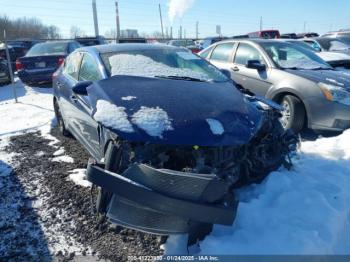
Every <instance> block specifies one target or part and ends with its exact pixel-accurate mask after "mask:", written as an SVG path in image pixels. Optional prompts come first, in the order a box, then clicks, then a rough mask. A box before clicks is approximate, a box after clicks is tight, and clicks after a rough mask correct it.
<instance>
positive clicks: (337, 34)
mask: <svg viewBox="0 0 350 262" xmlns="http://www.w3.org/2000/svg"><path fill="white" fill-rule="evenodd" d="M343 36H347V37H349V36H350V30H348V29H344V30H339V31H332V32H328V33H326V34H324V35H322V37H335V38H337V37H343Z"/></svg>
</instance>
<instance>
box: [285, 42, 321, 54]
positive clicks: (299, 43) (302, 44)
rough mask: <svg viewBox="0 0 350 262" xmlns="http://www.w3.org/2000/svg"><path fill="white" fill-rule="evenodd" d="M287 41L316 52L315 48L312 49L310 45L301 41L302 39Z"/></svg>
mask: <svg viewBox="0 0 350 262" xmlns="http://www.w3.org/2000/svg"><path fill="white" fill-rule="evenodd" d="M287 42H288V43H291V44H294V45H297V46H299V47H302V48H305V49H307V50H309V51H311V52H318V51H317V50H315V49H313V48H312V47H311V46H309V45H308V44H307V43H305V42H302V41H295V40H293V41H287Z"/></svg>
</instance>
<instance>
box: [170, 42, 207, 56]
mask: <svg viewBox="0 0 350 262" xmlns="http://www.w3.org/2000/svg"><path fill="white" fill-rule="evenodd" d="M168 45H171V46H176V47H185V48H187V49H189V50H191V52H192V53H195V54H196V53H198V52H199V51H200V49H199V47H197V46H196V43H195V42H194V41H193V40H191V39H179V40H170V41H169V42H168Z"/></svg>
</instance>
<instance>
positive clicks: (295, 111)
mask: <svg viewBox="0 0 350 262" xmlns="http://www.w3.org/2000/svg"><path fill="white" fill-rule="evenodd" d="M281 106H282V107H283V109H284V110H283V111H282V117H281V118H280V122H281V124H282V126H283V128H284V129H292V130H293V131H294V132H295V133H298V132H300V131H301V130H302V129H303V127H304V123H305V108H304V105H303V103H302V102H301V101H300V99H298V98H297V97H295V96H292V95H286V96H285V97H283V99H282V101H281Z"/></svg>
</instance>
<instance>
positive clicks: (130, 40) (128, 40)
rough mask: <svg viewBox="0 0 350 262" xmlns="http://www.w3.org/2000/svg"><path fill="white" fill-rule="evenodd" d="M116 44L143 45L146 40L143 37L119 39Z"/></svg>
mask: <svg viewBox="0 0 350 262" xmlns="http://www.w3.org/2000/svg"><path fill="white" fill-rule="evenodd" d="M117 43H119V44H127V43H139V44H145V43H147V39H146V38H144V37H132V38H119V39H118V40H117Z"/></svg>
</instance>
